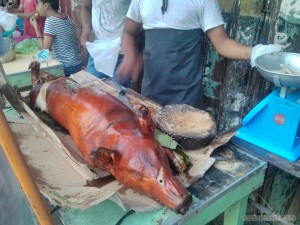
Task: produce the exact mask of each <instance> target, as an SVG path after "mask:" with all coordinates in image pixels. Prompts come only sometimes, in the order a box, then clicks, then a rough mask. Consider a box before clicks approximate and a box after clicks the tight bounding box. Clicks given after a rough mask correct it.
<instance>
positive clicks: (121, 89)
mask: <svg viewBox="0 0 300 225" xmlns="http://www.w3.org/2000/svg"><path fill="white" fill-rule="evenodd" d="M101 80H102V81H104V82H106V81H111V82H113V84H114V87H115V89H116V90H117V92H118V95H117V97H116V98H117V99H119V100H120V101H121V102H122V103H123V104H125V105H126V106H127V107H128V108H129V109H131V110H132V111H134V108H133V107H132V105H131V103H130V101H129V99H128V97H127V95H126V94H127V93H126V91H125V89H126V88H124V87H122V86H121V85H120V84H119V83H118V82H117V81H114V80H112V79H107V78H102V79H101Z"/></svg>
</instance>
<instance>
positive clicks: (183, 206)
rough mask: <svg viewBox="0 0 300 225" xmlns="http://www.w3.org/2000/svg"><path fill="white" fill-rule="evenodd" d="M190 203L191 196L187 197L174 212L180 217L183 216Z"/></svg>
mask: <svg viewBox="0 0 300 225" xmlns="http://www.w3.org/2000/svg"><path fill="white" fill-rule="evenodd" d="M192 201H193V199H192V196H191V195H188V196H187V197H186V198H185V199H184V200H183V201H182V203H181V204H180V205H179V206H178V207H177V208H176V209H175V210H174V211H175V212H176V213H179V214H181V215H183V214H185V212H186V211H188V209H189V208H190V206H191V204H192Z"/></svg>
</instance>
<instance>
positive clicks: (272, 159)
mask: <svg viewBox="0 0 300 225" xmlns="http://www.w3.org/2000/svg"><path fill="white" fill-rule="evenodd" d="M232 142H233V143H234V145H236V146H237V147H238V148H240V149H242V150H243V151H244V152H247V153H249V154H251V155H253V156H255V157H258V158H260V159H262V160H264V161H266V162H268V163H270V164H272V165H274V166H275V167H277V168H280V169H282V170H284V171H285V172H287V173H289V174H291V175H293V176H295V177H297V178H300V159H298V160H297V161H296V162H291V161H288V160H286V159H284V158H282V157H280V156H278V155H276V154H274V153H272V152H269V151H267V150H265V149H262V148H260V147H258V146H256V145H253V144H251V143H249V142H247V141H244V140H242V139H240V138H238V137H234V138H233V139H232Z"/></svg>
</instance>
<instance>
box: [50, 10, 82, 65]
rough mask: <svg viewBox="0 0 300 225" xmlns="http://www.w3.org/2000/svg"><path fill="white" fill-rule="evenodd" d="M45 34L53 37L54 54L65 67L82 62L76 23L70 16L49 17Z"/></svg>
mask: <svg viewBox="0 0 300 225" xmlns="http://www.w3.org/2000/svg"><path fill="white" fill-rule="evenodd" d="M44 36H52V37H53V43H52V50H53V54H54V56H55V58H56V59H57V60H59V61H60V62H61V63H63V64H64V66H65V67H70V66H77V65H78V64H80V63H81V62H82V57H81V53H80V48H79V46H80V45H79V41H78V38H77V33H76V28H75V24H74V22H73V21H72V20H71V19H70V18H69V17H67V16H66V17H55V16H50V17H47V19H46V22H45V28H44Z"/></svg>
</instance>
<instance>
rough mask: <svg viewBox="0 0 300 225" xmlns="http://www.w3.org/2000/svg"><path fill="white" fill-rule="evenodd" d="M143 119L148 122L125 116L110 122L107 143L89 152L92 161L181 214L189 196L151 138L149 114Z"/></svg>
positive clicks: (164, 155)
mask: <svg viewBox="0 0 300 225" xmlns="http://www.w3.org/2000/svg"><path fill="white" fill-rule="evenodd" d="M149 115H150V114H149ZM145 119H147V122H145V121H141V120H142V119H141V118H138V119H137V120H136V121H139V122H137V123H133V122H132V121H130V120H126V121H119V122H117V123H114V124H112V125H111V126H110V128H109V130H107V135H106V138H105V139H106V140H107V143H103V144H104V145H103V146H106V147H105V148H99V149H97V150H95V151H93V153H92V154H91V158H92V161H93V164H94V166H95V167H100V168H104V169H106V170H108V171H110V173H111V174H112V175H113V176H114V177H115V178H116V179H117V180H119V181H120V182H121V183H123V184H124V185H126V186H128V187H131V188H133V189H134V190H137V191H139V192H141V193H143V194H146V195H148V196H150V197H152V198H153V199H156V200H158V201H160V202H161V203H162V204H164V205H166V206H167V207H169V208H170V209H172V210H173V211H175V212H177V213H181V214H183V213H185V211H186V210H188V208H189V206H190V205H191V202H192V198H191V196H190V195H189V194H188V193H187V191H186V190H185V188H184V187H183V186H182V185H181V183H180V182H179V181H178V180H177V179H176V178H175V176H174V175H173V173H172V171H171V168H170V165H169V161H168V157H167V154H166V152H165V150H164V149H163V147H162V146H161V145H160V144H159V142H158V141H157V140H156V139H155V138H154V135H153V131H152V128H153V127H152V126H149V118H145ZM136 124H137V125H138V126H136ZM111 149H115V150H111Z"/></svg>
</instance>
